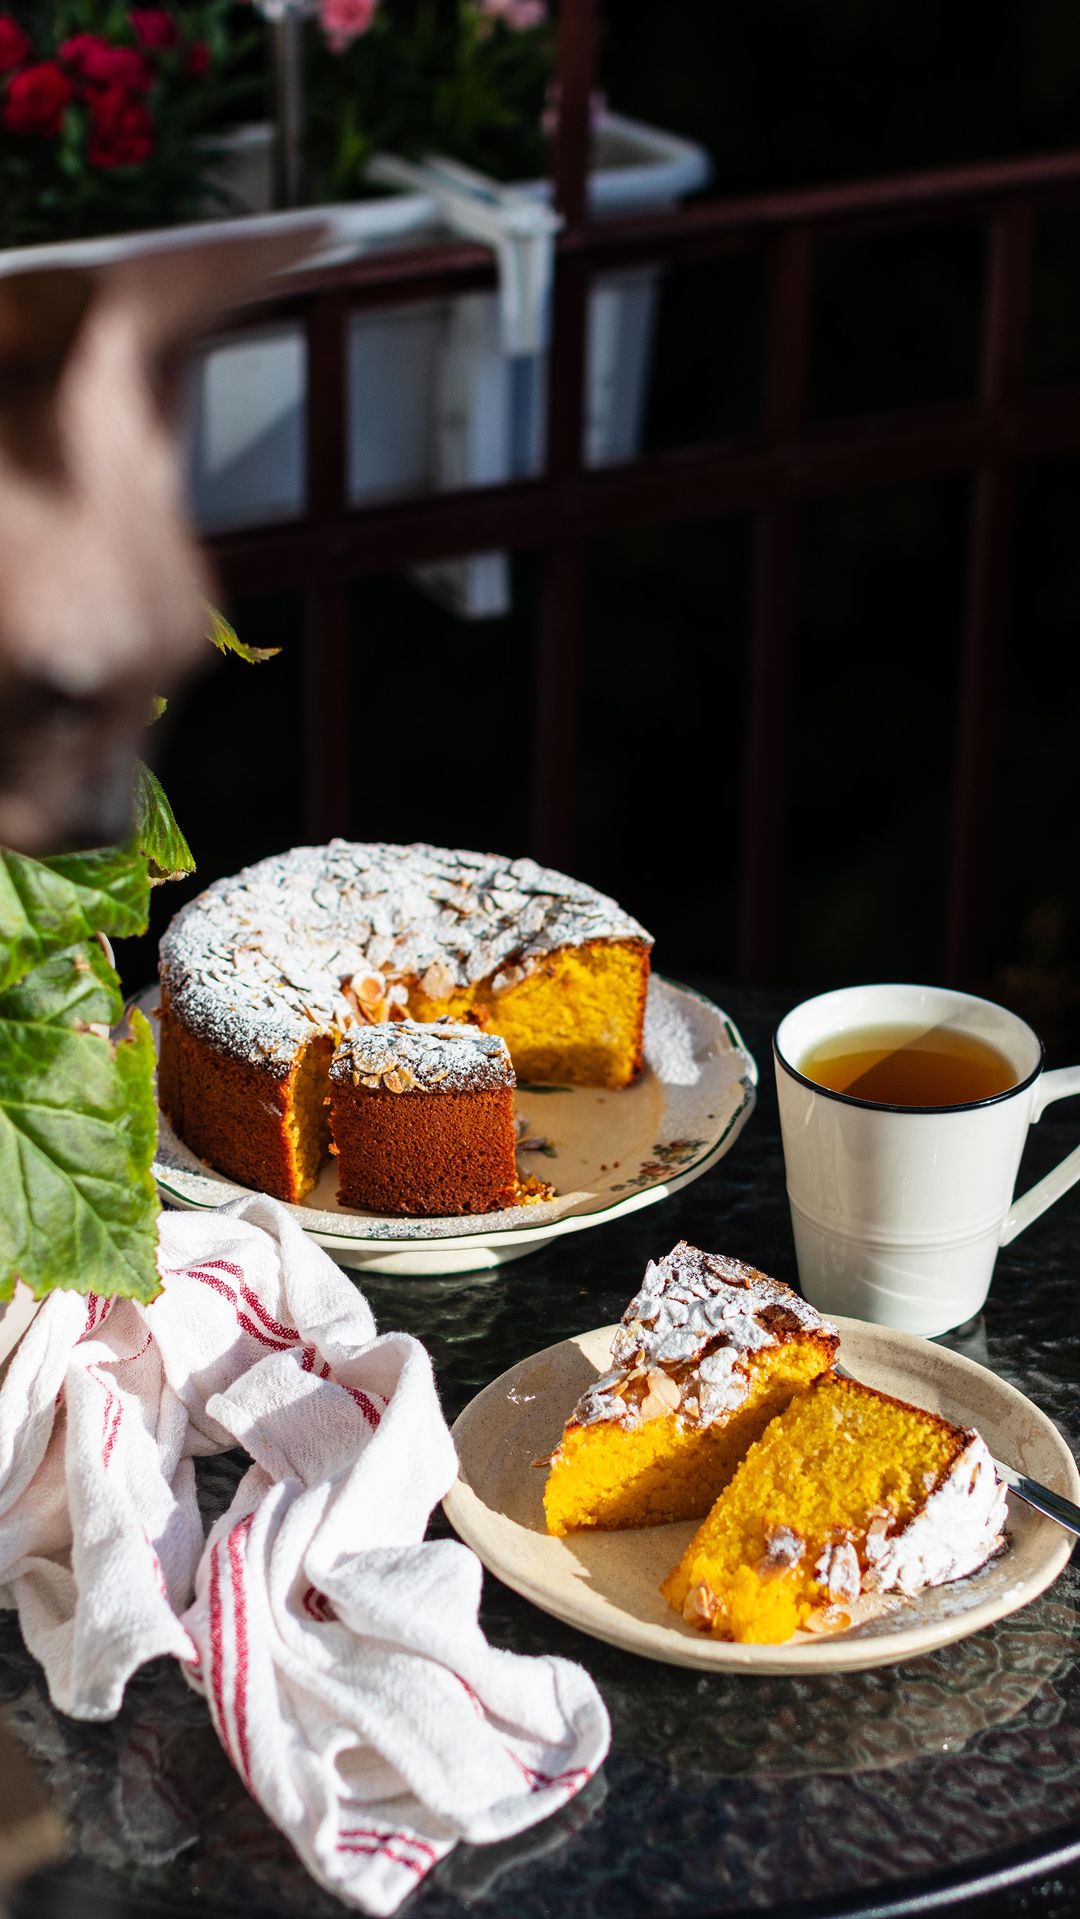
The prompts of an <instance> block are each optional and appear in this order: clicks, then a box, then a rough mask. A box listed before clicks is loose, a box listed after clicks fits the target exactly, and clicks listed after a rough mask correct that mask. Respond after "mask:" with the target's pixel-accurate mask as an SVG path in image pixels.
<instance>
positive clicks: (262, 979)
mask: <svg viewBox="0 0 1080 1919" xmlns="http://www.w3.org/2000/svg"><path fill="white" fill-rule="evenodd" d="M594 939H635V940H642V941H643V942H645V943H646V944H651V941H650V938H649V935H648V933H646V931H645V929H644V928H643V927H642V926H640V925H639V924H638V922H637V921H636V920H634V919H632V918H631V917H630V915H629V914H628V913H624V912H623V910H622V908H621V907H620V906H618V905H617V904H616V902H615V901H614V900H612V899H609V898H607V897H606V895H604V894H602V893H597V892H596V891H594V889H593V888H592V887H589V886H586V885H584V884H583V883H582V882H581V881H579V880H573V879H569V878H568V877H567V876H566V875H565V874H562V873H557V872H554V871H553V870H552V869H551V868H549V867H543V866H538V865H537V864H536V861H535V860H530V859H514V860H511V859H505V858H503V857H501V856H500V855H498V854H494V853H469V852H463V851H453V850H450V849H448V848H444V847H437V846H426V845H416V846H389V845H384V844H370V845H364V844H354V843H350V842H348V841H345V840H331V842H330V844H329V845H328V846H301V847H294V848H293V849H292V851H291V852H288V853H281V854H278V855H276V856H275V857H274V858H272V859H268V860H262V861H260V863H259V864H258V865H256V866H250V867H246V868H245V869H244V871H243V872H241V873H238V874H236V875H235V877H233V878H231V879H223V880H217V881H215V883H214V884H213V885H212V886H210V887H208V888H207V890H206V892H205V893H202V894H200V895H199V897H198V898H197V899H195V900H192V901H191V902H190V904H189V905H187V906H185V907H184V908H183V909H182V911H181V912H179V913H178V914H177V916H176V918H175V919H174V920H173V922H172V924H171V926H170V927H169V928H168V931H167V932H166V934H165V937H164V939H163V940H162V942H161V978H162V983H163V985H164V987H165V990H166V992H167V994H168V997H169V1001H170V1004H171V1005H172V1006H173V1007H174V1008H175V1009H176V1011H177V1013H178V1015H179V1016H180V1017H181V1018H182V1019H183V1021H184V1024H185V1026H187V1027H188V1028H189V1029H191V1030H192V1031H195V1032H197V1033H199V1034H200V1035H202V1036H203V1037H204V1038H206V1039H207V1040H209V1041H210V1043H211V1044H212V1045H214V1046H216V1047H217V1048H219V1049H220V1050H221V1051H223V1052H225V1053H227V1054H229V1055H230V1056H231V1057H233V1058H237V1059H242V1060H245V1061H247V1062H249V1063H252V1064H258V1065H261V1066H263V1067H265V1068H266V1070H267V1071H268V1072H271V1073H274V1074H275V1075H278V1076H280V1075H282V1074H284V1073H285V1072H287V1071H288V1070H289V1069H290V1067H291V1065H292V1064H293V1061H294V1059H295V1056H296V1051H297V1048H298V1046H300V1045H302V1043H303V1042H304V1041H305V1040H307V1039H310V1038H311V1037H312V1035H313V1033H316V1032H323V1033H328V1034H332V1035H334V1036H335V1037H336V1036H338V1035H340V1034H341V1033H344V1032H346V1031H348V1030H349V1029H350V1028H351V1027H353V1026H355V1025H360V1024H362V1023H363V1021H364V1019H365V1018H368V1017H371V1016H372V1015H373V1016H374V1017H375V1019H376V1020H379V1021H382V1020H384V1019H386V1018H387V1017H389V1016H390V1015H391V1013H392V1009H393V1006H394V1004H395V1001H396V1004H397V1005H398V1006H400V1005H401V1003H402V1001H403V998H404V994H403V992H402V990H401V989H400V987H397V988H395V984H394V982H396V981H401V980H406V979H407V980H411V981H416V982H417V983H418V984H419V985H420V986H421V987H422V989H423V990H424V991H425V992H426V993H427V994H428V995H429V997H431V998H436V999H437V998H441V997H443V996H444V995H446V994H448V993H450V992H452V991H453V990H454V989H455V987H460V986H467V985H471V984H473V983H475V982H476V981H479V980H483V979H489V978H494V985H495V990H496V991H499V990H502V988H504V987H508V986H511V985H513V984H514V983H515V982H516V981H517V980H519V979H521V978H523V977H524V976H525V975H526V973H527V972H528V971H529V970H530V969H531V968H532V967H533V966H534V965H535V964H536V963H537V961H538V960H539V959H541V958H542V957H543V956H545V955H546V954H547V953H549V952H551V951H552V949H553V948H556V947H559V946H581V945H584V944H585V943H586V942H587V941H589V940H594Z"/></svg>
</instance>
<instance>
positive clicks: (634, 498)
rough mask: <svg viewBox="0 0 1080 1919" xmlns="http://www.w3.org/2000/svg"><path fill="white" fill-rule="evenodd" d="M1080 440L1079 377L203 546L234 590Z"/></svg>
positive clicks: (587, 531)
mask: <svg viewBox="0 0 1080 1919" xmlns="http://www.w3.org/2000/svg"><path fill="white" fill-rule="evenodd" d="M1077 449H1080V388H1065V389H1063V388H1055V389H1053V390H1047V391H1046V392H1045V393H1044V394H1040V396H1039V398H1038V400H1037V402H1032V401H1030V400H1029V401H1028V403H1027V404H1026V405H1025V406H1024V407H1002V408H999V409H996V410H995V411H994V412H993V413H991V414H986V413H984V412H980V410H979V409H978V408H977V407H974V406H968V407H963V406H958V407H952V408H935V409H930V410H927V411H926V412H924V413H922V414H919V415H912V414H910V413H909V414H905V415H903V416H902V417H901V418H900V419H899V420H896V421H889V420H887V419H886V420H885V421H882V420H877V421H875V422H873V423H871V422H867V424H866V426H865V428H852V427H850V426H848V427H847V428H846V430H845V431H844V432H843V433H842V434H841V433H840V432H837V433H835V435H833V436H830V435H829V434H828V433H826V432H824V431H822V432H821V433H819V434H816V435H815V436H814V437H813V438H810V437H808V438H806V439H803V440H799V441H796V442H795V443H793V444H792V445H789V446H781V447H763V446H761V445H760V444H759V443H756V442H751V443H747V444H744V445H741V446H731V445H728V444H722V445H720V446H713V445H705V446H696V447H689V448H680V449H677V450H675V451H672V452H668V453H663V454H654V455H653V456H652V457H651V458H650V459H647V460H641V461H637V462H635V463H634V464H633V465H632V466H624V467H607V468H604V469H602V470H599V471H596V472H586V473H582V474H580V475H578V476H577V477H575V478H573V479H571V480H569V481H563V482H561V483H560V484H558V485H555V484H553V483H551V482H547V481H543V480H528V481H520V482H517V483H515V484H512V485H507V486H496V487H481V488H476V489H473V490H470V491H468V492H458V493H448V494H441V495H437V496H434V497H428V498H423V499H420V498H417V499H411V500H405V501H402V502H401V503H400V504H395V505H393V506H385V507H364V508H359V509H357V510H355V511H353V512H351V513H348V514H345V515H343V516H342V517H341V518H340V519H339V520H337V521H332V522H330V523H328V524H316V523H314V522H312V521H308V520H293V521H286V522H282V523H280V524H271V525H267V526H262V527H256V528H251V529H245V531H243V532H238V533H223V534H217V535H214V536H213V537H212V538H210V539H208V541H207V543H206V544H207V546H208V549H209V551H210V554H211V555H212V557H213V558H214V559H215V560H216V562H217V565H218V567H219V569H220V571H221V573H222V575H223V576H224V578H225V580H226V581H227V583H228V584H229V586H230V587H231V588H232V589H233V590H234V591H249V592H258V591H260V589H263V588H265V589H268V590H269V589H274V588H277V587H279V586H298V585H303V584H305V583H306V581H308V580H309V579H312V578H321V577H325V576H326V575H327V574H333V573H336V574H338V575H339V576H340V577H342V578H354V577H359V576H360V575H361V574H365V573H387V572H393V571H396V570H397V569H399V568H401V567H407V566H412V565H416V564H420V563H422V562H423V561H425V560H435V559H445V558H451V557H453V556H454V555H457V554H464V553H479V552H485V551H488V550H490V549H491V548H499V547H511V548H521V549H525V548H535V547H539V546H544V545H547V544H549V543H556V542H558V541H561V540H568V539H574V538H582V539H584V538H589V537H591V536H593V535H594V534H604V533H611V532H615V531H617V530H618V529H619V528H620V527H622V526H632V525H636V524H641V523H644V522H647V521H649V520H655V521H657V522H673V521H688V522H689V521H694V520H700V519H708V518H710V517H711V516H712V515H713V514H715V513H727V512H736V511H740V510H752V509H754V508H755V507H761V506H768V505H771V504H774V503H776V502H778V501H781V500H785V499H812V498H815V497H817V496H820V495H822V494H827V493H834V492H840V491H843V490H844V489H845V488H846V487H853V486H864V485H865V486H869V485H888V484H891V483H892V482H894V481H897V480H909V479H917V478H919V477H922V476H929V475H931V474H935V473H961V472H964V471H970V470H972V469H974V468H976V467H978V466H981V465H984V464H985V463H986V462H987V461H989V460H992V459H993V458H995V457H998V458H1001V457H1005V456H1008V457H1012V458H1014V459H1017V460H1021V459H1023V460H1027V459H1042V458H1050V457H1053V456H1055V455H1058V454H1064V453H1071V452H1075V451H1076V450H1077Z"/></svg>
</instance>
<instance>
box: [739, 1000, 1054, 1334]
mask: <svg viewBox="0 0 1080 1919" xmlns="http://www.w3.org/2000/svg"><path fill="white" fill-rule="evenodd" d="M882 1025H886V1026H892V1025H903V1026H911V1027H922V1028H925V1029H926V1030H929V1029H930V1028H931V1027H935V1026H939V1025H946V1026H950V1027H954V1028H957V1027H958V1028H960V1029H961V1030H962V1031H963V1032H965V1033H968V1034H970V1035H972V1036H973V1037H975V1038H978V1039H981V1040H984V1041H986V1042H988V1043H989V1044H990V1045H991V1046H994V1047H996V1048H997V1049H998V1051H999V1052H1001V1053H1004V1055H1005V1057H1006V1059H1007V1060H1008V1061H1009V1063H1010V1065H1011V1066H1012V1069H1013V1073H1014V1075H1015V1083H1014V1084H1013V1085H1011V1086H1010V1087H1008V1088H1007V1090H1006V1091H1005V1092H1002V1093H997V1094H995V1095H994V1096H993V1097H992V1098H989V1099H982V1100H974V1101H970V1102H969V1103H968V1104H966V1105H962V1106H885V1105H878V1104H874V1103H871V1102H870V1101H867V1100H864V1099H858V1098H855V1097H853V1096H852V1095H851V1094H849V1093H837V1092H833V1091H832V1090H831V1089H830V1088H828V1087H825V1086H819V1085H818V1084H817V1083H816V1082H815V1081H814V1080H812V1079H808V1078H807V1076H806V1075H805V1073H803V1072H802V1071H801V1070H800V1062H802V1061H804V1060H806V1059H807V1058H808V1056H809V1055H810V1054H811V1052H812V1051H813V1050H814V1049H815V1048H816V1047H818V1046H820V1045H821V1043H822V1042H823V1041H824V1040H827V1039H832V1038H835V1037H836V1035H837V1034H842V1033H844V1032H854V1031H857V1030H859V1029H860V1028H866V1027H873V1026H882ZM773 1055H774V1060H775V1065H776V1086H777V1095H778V1098H779V1101H780V1130H781V1134H782V1136H783V1142H784V1165H785V1169H786V1174H787V1191H788V1199H789V1201H790V1204H791V1221H792V1227H793V1230H794V1234H795V1253H796V1258H797V1260H798V1265H799V1281H800V1284H801V1286H802V1289H803V1292H804V1293H805V1294H806V1297H807V1299H809V1300H810V1301H811V1303H812V1304H813V1305H815V1306H817V1307H818V1308H820V1309H822V1310H824V1311H826V1312H835V1313H844V1314H847V1315H849V1316H850V1317H851V1318H853V1319H869V1320H874V1321H876V1322H877V1323H878V1324H879V1325H884V1326H897V1327H900V1328H901V1329H902V1330H903V1331H905V1332H911V1333H923V1334H926V1335H933V1334H935V1333H944V1332H948V1331H949V1329H950V1328H951V1327H954V1326H961V1325H963V1323H964V1321H965V1320H968V1319H972V1318H973V1317H974V1315H975V1314H976V1313H977V1312H979V1311H980V1309H981V1307H982V1305H983V1302H984V1301H985V1299H986V1295H987V1293H988V1291H989V1289H990V1277H991V1274H992V1272H993V1269H994V1260H995V1258H996V1256H997V1250H998V1247H999V1246H1006V1245H1008V1243H1009V1241H1010V1240H1012V1239H1015V1237H1016V1235H1017V1233H1019V1232H1022V1231H1023V1229H1024V1227H1025V1226H1028V1225H1030V1223H1031V1221H1032V1220H1033V1219H1037V1218H1038V1216H1039V1214H1040V1213H1042V1212H1045V1210H1046V1208H1047V1207H1048V1206H1050V1205H1052V1203H1053V1201H1054V1200H1056V1199H1058V1198H1060V1196H1061V1194H1062V1193H1064V1192H1066V1191H1067V1190H1068V1188H1069V1187H1070V1186H1072V1185H1073V1184H1074V1182H1075V1181H1076V1180H1078V1179H1080V1147H1077V1148H1076V1149H1075V1151H1073V1152H1071V1153H1070V1154H1069V1155H1068V1157H1067V1158H1066V1159H1063V1160H1062V1161H1061V1163H1060V1165H1058V1166H1056V1167H1055V1168H1054V1170H1053V1172H1051V1173H1048V1174H1047V1175H1046V1178H1045V1179H1042V1180H1040V1181H1039V1183H1038V1185H1037V1186H1033V1187H1032V1188H1031V1191H1030V1192H1027V1193H1025V1194H1024V1196H1023V1198H1022V1199H1017V1200H1014V1199H1013V1186H1014V1183H1015V1180H1016V1174H1017V1170H1018V1168H1019V1165H1020V1155H1021V1153H1022V1151H1023V1148H1024V1140H1025V1138H1026V1136H1027V1129H1028V1127H1029V1126H1030V1125H1031V1124H1032V1122H1033V1121H1034V1120H1037V1119H1038V1118H1039V1117H1040V1115H1041V1114H1042V1112H1043V1111H1044V1109H1045V1108H1046V1107H1047V1106H1048V1105H1049V1104H1050V1102H1051V1100H1055V1099H1061V1098H1063V1097H1064V1095H1065V1094H1067V1093H1080V1067H1078V1066H1070V1067H1065V1068H1063V1069H1061V1070H1060V1071H1058V1072H1053V1073H1044V1072H1043V1049H1042V1042H1041V1041H1040V1040H1039V1039H1038V1038H1037V1036H1036V1035H1035V1034H1034V1033H1033V1032H1032V1030H1031V1028H1030V1026H1028V1025H1026V1024H1025V1022H1024V1021H1023V1020H1022V1019H1018V1018H1017V1017H1016V1014H1015V1013H1009V1012H1007V1011H1006V1010H1005V1008H1004V1007H1003V1006H995V1005H994V1004H993V1002H992V1001H990V1000H985V999H976V998H974V997H973V996H972V995H971V994H970V993H956V992H952V991H950V990H949V989H948V988H946V987H937V986H899V985H884V986H851V987H845V988H843V989H842V990H841V991H839V992H834V993H822V994H821V995H820V996H819V997H818V998H817V999H810V1000H806V1001H804V1002H803V1004H802V1005H801V1006H796V1007H795V1008H794V1010H793V1011H792V1012H790V1013H788V1014H787V1016H786V1018H784V1019H782V1020H781V1022H780V1024H779V1026H778V1027H777V1029H776V1033H775V1036H774V1039H773Z"/></svg>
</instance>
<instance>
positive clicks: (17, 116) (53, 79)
mask: <svg viewBox="0 0 1080 1919" xmlns="http://www.w3.org/2000/svg"><path fill="white" fill-rule="evenodd" d="M72 92H73V88H72V85H71V81H70V80H69V79H68V77H67V74H66V73H64V72H63V70H62V68H60V67H58V66H57V64H56V61H55V60H37V61H35V62H34V64H33V66H29V67H24V68H23V69H22V72H21V73H15V74H13V75H12V77H11V80H10V81H9V82H8V90H7V94H6V95H5V98H4V125H5V127H6V128H7V130H8V132H9V133H45V134H49V135H50V136H52V135H53V134H57V133H59V131H60V123H61V121H62V120H63V118H64V108H65V107H66V106H67V103H68V101H69V100H70V99H71V95H72Z"/></svg>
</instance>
